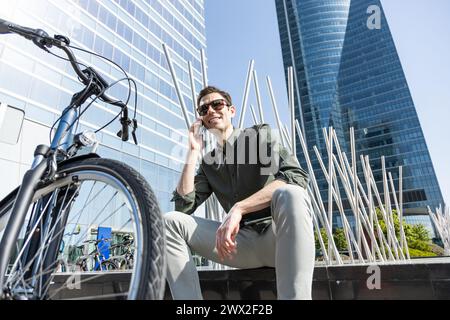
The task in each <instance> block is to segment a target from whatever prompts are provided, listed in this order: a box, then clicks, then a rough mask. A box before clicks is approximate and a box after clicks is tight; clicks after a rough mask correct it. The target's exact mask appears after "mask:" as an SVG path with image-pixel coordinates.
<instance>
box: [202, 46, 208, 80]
mask: <svg viewBox="0 0 450 320" xmlns="http://www.w3.org/2000/svg"><path fill="white" fill-rule="evenodd" d="M200 57H201V62H202V80H203V87H204V88H206V87H207V86H208V71H207V70H206V55H205V50H204V49H203V48H202V49H201V50H200Z"/></svg>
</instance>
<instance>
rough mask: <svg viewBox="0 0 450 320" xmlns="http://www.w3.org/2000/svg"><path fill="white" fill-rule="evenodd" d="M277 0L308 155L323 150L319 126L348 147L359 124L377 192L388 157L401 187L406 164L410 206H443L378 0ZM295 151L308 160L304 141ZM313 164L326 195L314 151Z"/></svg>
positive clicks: (361, 149) (359, 141) (360, 145)
mask: <svg viewBox="0 0 450 320" xmlns="http://www.w3.org/2000/svg"><path fill="white" fill-rule="evenodd" d="M275 2H276V8H277V16H278V23H279V31H280V38H281V46H282V53H283V60H284V66H285V68H287V67H289V66H294V68H295V77H296V79H295V80H296V82H297V84H298V90H297V92H296V96H295V98H296V117H297V118H298V119H299V120H300V121H301V123H302V126H303V128H304V132H305V135H306V140H307V144H308V148H309V150H310V154H314V152H313V151H312V150H313V146H317V147H318V149H319V150H321V151H322V154H326V146H325V144H324V139H323V135H322V128H326V127H329V126H333V127H334V128H335V130H336V132H337V135H338V138H339V139H340V141H341V145H342V146H343V147H344V150H347V152H348V146H349V130H350V128H351V127H354V128H355V137H356V151H357V154H358V156H359V155H360V154H362V155H368V156H369V158H370V161H371V166H372V170H373V172H374V177H375V179H376V181H377V182H378V188H379V190H383V188H382V185H381V181H382V177H381V156H382V155H384V156H385V158H386V169H387V170H388V171H389V172H391V173H392V175H393V179H394V182H395V185H396V188H397V187H398V167H399V166H403V190H404V193H403V199H404V207H405V208H423V207H426V206H427V205H430V206H431V207H432V208H434V207H436V206H438V205H439V204H440V203H443V199H442V194H441V191H440V188H439V184H438V181H437V179H436V175H435V172H434V169H433V164H432V161H431V158H430V155H429V152H428V148H427V145H426V143H425V139H424V135H423V133H422V129H421V126H420V123H419V119H418V116H417V113H416V110H415V106H414V103H413V100H412V98H411V93H410V92H409V88H408V84H407V81H406V78H405V75H404V73H403V69H402V66H401V63H400V60H399V56H398V54H397V51H396V48H395V44H394V41H393V38H392V35H391V32H390V29H389V26H388V22H387V20H386V17H385V15H384V12H383V8H382V6H381V2H380V1H379V0H357V1H356V0H354V1H351V0H275ZM299 100H300V101H299ZM299 102H300V103H299ZM430 107H431V106H430ZM297 150H299V151H298V152H299V159H303V156H302V154H301V153H302V151H301V148H300V145H299V143H298V146H297ZM300 161H301V160H300ZM312 161H313V166H314V170H315V173H316V176H318V177H319V178H318V182H319V188H320V189H321V192H322V193H323V195H326V194H327V188H328V184H327V183H326V181H325V178H324V177H323V175H322V174H321V169H320V166H319V164H318V162H317V160H316V159H315V156H314V157H312ZM303 165H304V166H305V164H303ZM362 181H364V179H363V180H362ZM324 199H327V198H326V197H325V198H324Z"/></svg>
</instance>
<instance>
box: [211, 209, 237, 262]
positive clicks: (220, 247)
mask: <svg viewBox="0 0 450 320" xmlns="http://www.w3.org/2000/svg"><path fill="white" fill-rule="evenodd" d="M241 219H242V211H241V210H240V209H239V206H238V204H236V205H234V206H233V208H231V210H230V212H229V213H228V214H227V215H226V217H225V219H224V221H223V222H222V224H221V225H220V227H219V229H217V233H216V249H217V254H218V255H219V259H220V260H221V261H224V259H225V258H226V257H227V258H229V259H233V254H235V253H236V247H237V243H236V235H237V234H238V232H239V223H240V222H241Z"/></svg>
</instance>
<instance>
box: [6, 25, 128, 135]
mask: <svg viewBox="0 0 450 320" xmlns="http://www.w3.org/2000/svg"><path fill="white" fill-rule="evenodd" d="M8 33H15V34H18V35H20V36H22V37H24V38H26V39H28V40H32V41H33V43H34V44H35V45H37V46H38V47H39V48H41V49H43V50H45V51H48V49H47V48H51V47H52V46H55V47H57V48H59V49H61V50H62V51H64V53H65V54H66V55H67V58H68V59H69V62H70V64H71V66H72V68H73V70H74V71H75V73H76V74H77V75H78V77H79V78H80V79H81V81H82V82H83V84H84V85H86V86H88V85H89V83H90V78H89V76H88V75H87V74H90V75H91V76H92V75H93V76H95V78H96V79H97V80H98V82H99V83H98V84H99V85H101V87H102V88H101V90H100V91H99V92H98V97H99V99H100V100H102V101H103V102H106V103H108V104H112V105H114V106H117V107H120V108H122V110H123V117H122V119H121V121H120V122H121V124H122V130H121V131H120V132H119V134H120V135H119V136H120V137H121V138H122V140H123V141H128V137H129V124H130V122H131V121H130V120H129V119H128V110H127V106H126V105H125V104H124V103H123V102H122V101H119V100H115V99H113V98H111V97H110V96H108V95H107V94H106V93H105V92H104V91H105V90H106V89H107V88H108V87H109V84H108V82H107V81H105V79H103V78H102V77H101V76H100V74H99V73H98V72H96V71H95V70H94V69H93V68H87V69H85V70H81V68H80V67H79V64H78V61H77V59H76V57H75V55H74V54H73V52H72V50H71V49H70V48H69V47H68V45H69V43H70V41H69V39H67V38H66V37H63V36H55V37H50V36H49V35H48V33H47V32H45V31H44V30H41V29H31V28H27V27H22V26H19V25H16V24H14V23H11V22H9V21H6V20H3V19H0V34H8Z"/></svg>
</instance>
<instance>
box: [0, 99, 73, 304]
mask: <svg viewBox="0 0 450 320" xmlns="http://www.w3.org/2000/svg"><path fill="white" fill-rule="evenodd" d="M75 119H76V111H75V110H74V108H73V107H68V108H66V109H65V110H64V111H63V117H62V118H61V121H60V124H59V126H58V129H57V131H56V134H55V136H54V138H53V141H52V144H51V147H48V146H45V145H40V146H38V147H37V148H36V150H35V153H34V161H33V165H32V168H31V169H30V170H28V171H27V172H26V173H25V175H24V177H23V179H22V184H21V186H20V188H19V192H18V194H17V197H16V199H15V201H14V205H13V208H12V210H11V215H10V218H9V221H8V223H7V226H6V228H5V231H4V233H3V237H2V239H1V242H0V297H1V296H3V295H4V292H3V290H4V289H5V288H4V286H5V275H6V271H7V268H8V263H9V258H10V257H11V253H12V252H13V250H14V245H15V243H16V240H17V239H18V237H19V233H20V230H21V228H22V225H23V224H24V222H25V218H26V215H27V212H28V208H29V207H30V205H31V202H32V200H33V195H34V192H35V190H36V189H37V186H38V184H39V182H40V181H41V180H42V178H43V177H44V175H45V174H46V173H48V174H50V175H52V174H54V173H56V169H57V168H56V158H55V152H56V150H57V149H58V147H59V146H63V147H66V146H67V145H68V144H69V141H70V139H72V130H73V123H74V121H75ZM49 156H51V157H52V159H50V161H48V160H49ZM44 218H45V219H44V221H46V220H47V219H46V218H47V217H44ZM35 219H37V218H35V217H31V220H30V221H34V220H35ZM26 238H27V237H25V239H26ZM27 256H28V257H29V255H27ZM27 260H28V259H25V260H24V261H25V262H28V261H27Z"/></svg>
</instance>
